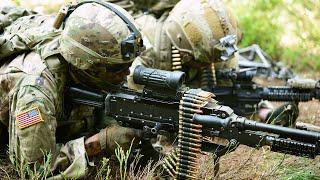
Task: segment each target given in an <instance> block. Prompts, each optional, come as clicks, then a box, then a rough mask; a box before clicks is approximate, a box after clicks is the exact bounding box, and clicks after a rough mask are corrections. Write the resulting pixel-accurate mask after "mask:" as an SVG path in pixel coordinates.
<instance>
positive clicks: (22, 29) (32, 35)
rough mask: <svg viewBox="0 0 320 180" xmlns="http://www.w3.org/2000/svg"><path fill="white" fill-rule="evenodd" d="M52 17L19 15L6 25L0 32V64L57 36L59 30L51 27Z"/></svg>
mask: <svg viewBox="0 0 320 180" xmlns="http://www.w3.org/2000/svg"><path fill="white" fill-rule="evenodd" d="M54 19H55V17H54V16H52V15H40V14H32V15H28V16H22V17H19V18H17V19H16V20H15V21H13V22H11V24H10V25H8V26H6V27H5V28H4V31H3V33H2V34H0V64H2V63H3V62H5V61H6V60H8V59H11V58H9V57H15V56H16V55H19V54H22V53H24V52H28V51H31V50H35V49H37V48H36V46H37V45H38V44H40V43H41V42H44V41H47V40H51V39H53V38H55V37H57V36H59V35H60V32H61V30H57V29H55V28H54V27H53V22H54Z"/></svg>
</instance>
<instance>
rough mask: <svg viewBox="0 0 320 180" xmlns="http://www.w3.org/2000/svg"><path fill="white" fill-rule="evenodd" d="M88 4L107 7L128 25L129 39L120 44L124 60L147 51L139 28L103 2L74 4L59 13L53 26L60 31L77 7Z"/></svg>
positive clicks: (94, 0)
mask: <svg viewBox="0 0 320 180" xmlns="http://www.w3.org/2000/svg"><path fill="white" fill-rule="evenodd" d="M86 3H97V4H100V5H102V6H104V7H106V8H107V9H110V10H111V11H112V12H114V13H115V14H116V15H118V16H119V17H120V18H121V19H122V20H123V21H124V22H125V23H126V24H127V26H128V28H129V29H130V31H131V33H130V34H129V35H128V37H127V38H126V39H125V40H123V41H122V42H121V43H120V49H121V55H122V59H123V60H126V61H130V60H131V59H133V58H135V57H137V56H139V55H140V53H141V52H142V51H143V50H144V49H145V47H144V45H143V40H142V37H141V33H140V32H139V31H138V29H137V27H136V26H135V25H134V24H133V23H132V22H131V21H130V20H129V19H128V18H127V17H126V16H125V15H124V14H122V13H121V12H120V11H119V10H118V9H116V8H115V7H113V6H112V5H111V4H109V3H107V2H103V1H99V0H88V1H82V2H80V3H78V4H75V5H72V4H71V5H68V6H66V7H64V8H62V9H61V10H60V11H59V13H58V15H57V17H56V19H55V22H54V25H53V26H54V27H55V28H56V29H59V28H60V26H61V24H62V23H63V22H65V20H66V19H67V18H68V17H69V15H70V14H71V13H72V12H73V11H74V10H75V9H76V8H77V7H79V6H81V5H83V4H86Z"/></svg>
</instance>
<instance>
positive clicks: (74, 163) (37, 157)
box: [0, 5, 131, 179]
mask: <svg viewBox="0 0 320 180" xmlns="http://www.w3.org/2000/svg"><path fill="white" fill-rule="evenodd" d="M83 6H84V5H83ZM86 7H87V6H86ZM103 8H104V7H103ZM104 9H105V8H104ZM80 10H81V9H80ZM82 10H84V11H81V12H86V14H87V15H88V13H87V12H89V13H90V15H92V12H96V13H100V10H99V11H88V9H82ZM106 11H107V10H106ZM120 11H124V10H120ZM74 12H75V11H74ZM124 14H125V15H127V13H124ZM100 15H101V13H100ZM109 15H110V13H109ZM81 16H83V18H85V16H84V15H83V14H81ZM101 16H102V17H104V16H103V15H101ZM115 16H116V15H114V13H112V15H111V16H108V18H109V19H108V18H104V19H99V18H94V17H96V16H94V17H93V16H92V18H91V20H92V23H91V24H90V23H88V22H87V21H86V22H83V24H82V25H83V27H84V26H85V25H86V27H87V30H88V31H85V32H86V34H77V33H76V32H75V31H74V30H72V29H71V30H70V31H68V32H69V33H71V34H74V35H77V36H78V37H82V38H83V39H81V41H80V43H84V44H83V45H82V46H81V47H86V46H87V47H90V48H92V49H93V50H101V48H99V46H98V45H97V44H92V43H90V42H88V41H87V40H88V39H87V37H86V36H84V35H87V34H90V33H91V34H92V33H96V34H99V30H100V32H103V33H106V32H110V33H111V34H112V35H109V36H108V37H112V38H114V37H113V36H116V38H115V39H114V41H112V43H113V44H112V46H111V45H110V46H108V45H107V46H106V43H108V42H111V41H103V40H101V39H98V40H99V42H100V43H101V44H99V45H103V47H109V48H110V49H109V51H107V50H108V48H104V49H103V50H104V51H103V52H102V51H99V53H101V54H103V53H107V54H106V55H109V57H111V56H112V57H113V60H115V59H118V57H117V56H118V55H119V52H118V51H116V50H114V49H113V48H115V47H117V48H119V42H121V41H120V40H123V39H124V38H125V37H127V35H128V34H129V29H128V28H127V26H126V24H125V23H124V22H123V21H122V20H121V19H119V17H115ZM34 17H35V18H29V17H27V18H26V19H23V20H21V21H20V20H19V19H18V21H17V23H16V24H15V25H14V26H12V28H10V29H12V32H17V31H20V30H21V29H23V30H25V31H28V28H27V27H28V25H29V24H32V23H35V22H33V21H32V20H34V19H38V17H39V18H40V19H41V18H42V17H40V16H34ZM43 17H44V16H43ZM90 17H91V16H90ZM28 18H29V19H28ZM110 18H111V19H112V20H111V19H110ZM80 19H81V18H80ZM28 20H30V22H29V23H28ZM119 21H120V22H119ZM22 22H23V23H22ZM40 22H41V21H40ZM70 22H71V21H69V23H70ZM73 22H74V23H75V24H77V25H79V24H81V23H80V22H81V21H73ZM46 23H48V24H46ZM50 23H52V21H46V22H45V23H43V24H46V25H48V28H49V29H50V28H51V27H52V24H50ZM99 23H100V24H103V25H104V26H105V28H102V25H101V27H98V24H99ZM92 24H95V25H96V26H95V28H96V29H92V27H91V28H89V26H90V25H92ZM13 27H14V28H13ZM16 27H17V28H16ZM41 27H42V26H41ZM41 27H39V29H41ZM71 27H72V25H71ZM83 27H82V28H81V27H80V30H82V29H83ZM106 27H107V28H106ZM121 27H122V31H120V28H121ZM15 28H16V29H15ZM99 28H100V29H99ZM8 29H9V28H8ZM39 29H34V30H35V32H34V33H39V31H36V30H39ZM89 29H91V31H89ZM68 30H69V29H68ZM29 32H31V31H29ZM79 32H80V31H79ZM81 32H82V31H81ZM30 34H31V33H30ZM34 35H35V36H36V35H37V34H34ZM61 38H62V37H61V36H60V35H59V34H57V36H55V37H52V36H50V37H49V38H47V39H41V41H38V42H37V43H36V46H32V47H33V49H32V50H33V51H31V52H25V53H22V54H20V55H19V56H16V57H15V58H13V59H6V58H7V57H6V58H3V61H2V64H1V65H0V97H1V99H0V106H1V109H0V122H1V123H2V124H4V125H6V126H7V127H8V131H9V154H10V160H11V161H12V163H17V164H32V163H36V162H39V161H40V162H41V161H42V160H43V156H44V154H46V153H51V154H53V158H52V162H51V163H52V166H51V172H52V174H50V175H52V177H51V178H49V179H76V178H80V177H84V175H85V174H86V172H87V170H88V166H90V165H92V163H90V162H89V161H88V157H87V154H86V150H85V146H84V138H83V137H81V134H79V132H80V131H87V129H88V127H89V129H90V128H91V129H94V127H93V126H91V125H88V121H89V120H90V122H92V120H93V117H94V114H93V113H94V112H93V108H86V107H83V106H78V107H74V108H73V109H71V110H69V109H67V107H65V103H64V102H65V99H64V96H63V95H64V92H65V91H66V88H67V85H70V84H69V83H70V81H71V80H72V76H71V74H70V73H69V70H70V69H71V68H70V64H68V63H67V61H66V59H64V58H63V56H62V55H63V53H61V52H64V53H65V51H63V50H64V49H63V48H62V47H61V46H60V43H61V42H62V40H61ZM119 39H120V40H119ZM77 40H78V39H77ZM89 40H90V39H89ZM100 40H101V41H100ZM80 43H79V44H80ZM84 49H85V48H84ZM70 52H71V51H68V52H67V53H70ZM77 52H78V51H77ZM114 52H116V53H114ZM81 53H82V55H84V52H81ZM87 53H88V51H87ZM112 53H113V54H112ZM0 54H2V53H0ZM69 55H70V54H69ZM77 55H78V54H77ZM103 55H105V54H103ZM3 57H5V56H3ZM68 57H70V56H68ZM93 59H94V58H93ZM67 60H68V61H69V62H71V61H72V60H75V61H77V59H76V58H73V57H72V56H71V58H69V59H67ZM94 60H95V59H94ZM108 60H109V59H108ZM108 60H107V61H108ZM110 60H111V61H112V58H111V59H110ZM119 60H121V61H122V59H119ZM105 63H108V62H105ZM109 63H110V62H109ZM113 63H114V64H116V62H113ZM118 63H120V64H121V62H118ZM75 64H77V63H75ZM99 65H100V66H101V64H99ZM103 70H104V71H106V67H104V69H103ZM112 78H113V79H114V77H112ZM113 79H111V80H113ZM111 80H110V79H109V80H108V79H103V81H102V80H100V82H101V83H105V84H106V83H107V82H108V81H111ZM66 110H67V111H68V112H69V114H70V115H69V116H68V115H66V114H65V111H66ZM70 111H71V112H70ZM79 112H80V113H79ZM67 118H68V119H67ZM35 120H37V121H35ZM38 120H41V121H38ZM74 121H77V122H78V123H76V124H73V126H72V128H74V129H73V130H72V131H64V133H66V132H70V134H66V135H65V136H66V137H67V138H65V139H67V140H69V141H68V142H67V143H66V144H64V145H63V144H58V143H57V137H56V132H57V129H59V128H61V131H63V130H64V129H63V128H65V129H67V127H68V125H70V123H72V122H74ZM21 124H23V125H24V126H22V125H21ZM113 129H117V128H113ZM94 130H95V129H94ZM112 132H114V131H110V132H109V134H110V133H112ZM125 132H128V131H118V132H117V133H118V136H117V138H118V139H117V140H119V142H120V143H126V144H128V143H127V141H128V136H126V134H121V133H125ZM119 133H120V134H119ZM129 135H130V133H129ZM59 136H63V134H60V135H59ZM69 136H70V137H71V136H75V137H76V138H77V139H74V140H70V139H69ZM112 137H115V136H111V137H109V141H111V140H110V138H112ZM130 138H131V136H130ZM60 139H63V138H60ZM65 139H64V140H65ZM64 140H62V141H64ZM130 142H131V140H130ZM109 145H110V146H112V144H111V143H110V144H109ZM109 149H110V148H109Z"/></svg>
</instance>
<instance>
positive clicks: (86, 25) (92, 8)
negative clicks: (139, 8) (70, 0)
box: [55, 0, 143, 70]
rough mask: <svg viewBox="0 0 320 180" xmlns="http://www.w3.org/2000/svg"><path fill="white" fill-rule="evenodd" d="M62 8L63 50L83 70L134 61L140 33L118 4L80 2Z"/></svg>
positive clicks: (140, 41)
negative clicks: (63, 13)
mask: <svg viewBox="0 0 320 180" xmlns="http://www.w3.org/2000/svg"><path fill="white" fill-rule="evenodd" d="M61 11H62V12H65V15H64V18H60V19H63V20H60V21H62V23H61V24H62V26H63V32H62V34H61V38H60V53H61V55H62V56H63V57H64V58H65V59H66V61H68V62H69V63H70V64H72V65H73V66H74V67H76V68H78V69H80V70H88V69H94V68H96V67H108V66H114V65H121V64H131V62H132V61H133V60H134V58H135V57H136V56H137V55H139V53H140V52H141V51H142V48H143V43H142V39H141V34H140V32H139V31H138V30H137V28H136V26H135V25H134V20H133V18H132V17H131V16H130V15H129V13H127V12H126V11H125V10H124V9H122V8H121V7H119V6H117V5H115V4H111V3H107V2H103V1H99V0H91V1H81V2H80V3H78V4H75V5H69V6H67V7H66V8H65V9H62V10H61ZM57 17H59V16H57ZM57 19H58V21H59V18H57ZM55 24H59V23H55Z"/></svg>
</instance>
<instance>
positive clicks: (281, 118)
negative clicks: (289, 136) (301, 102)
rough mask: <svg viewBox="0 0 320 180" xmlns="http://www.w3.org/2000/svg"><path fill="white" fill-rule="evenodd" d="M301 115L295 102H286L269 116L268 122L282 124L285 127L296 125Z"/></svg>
mask: <svg viewBox="0 0 320 180" xmlns="http://www.w3.org/2000/svg"><path fill="white" fill-rule="evenodd" d="M298 116H299V107H298V105H297V104H296V103H294V102H289V103H285V104H284V105H281V106H280V107H278V108H276V109H275V110H274V111H272V112H270V113H269V114H268V116H267V119H268V122H271V124H276V125H281V126H285V127H294V126H295V124H296V121H297V118H298Z"/></svg>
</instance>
